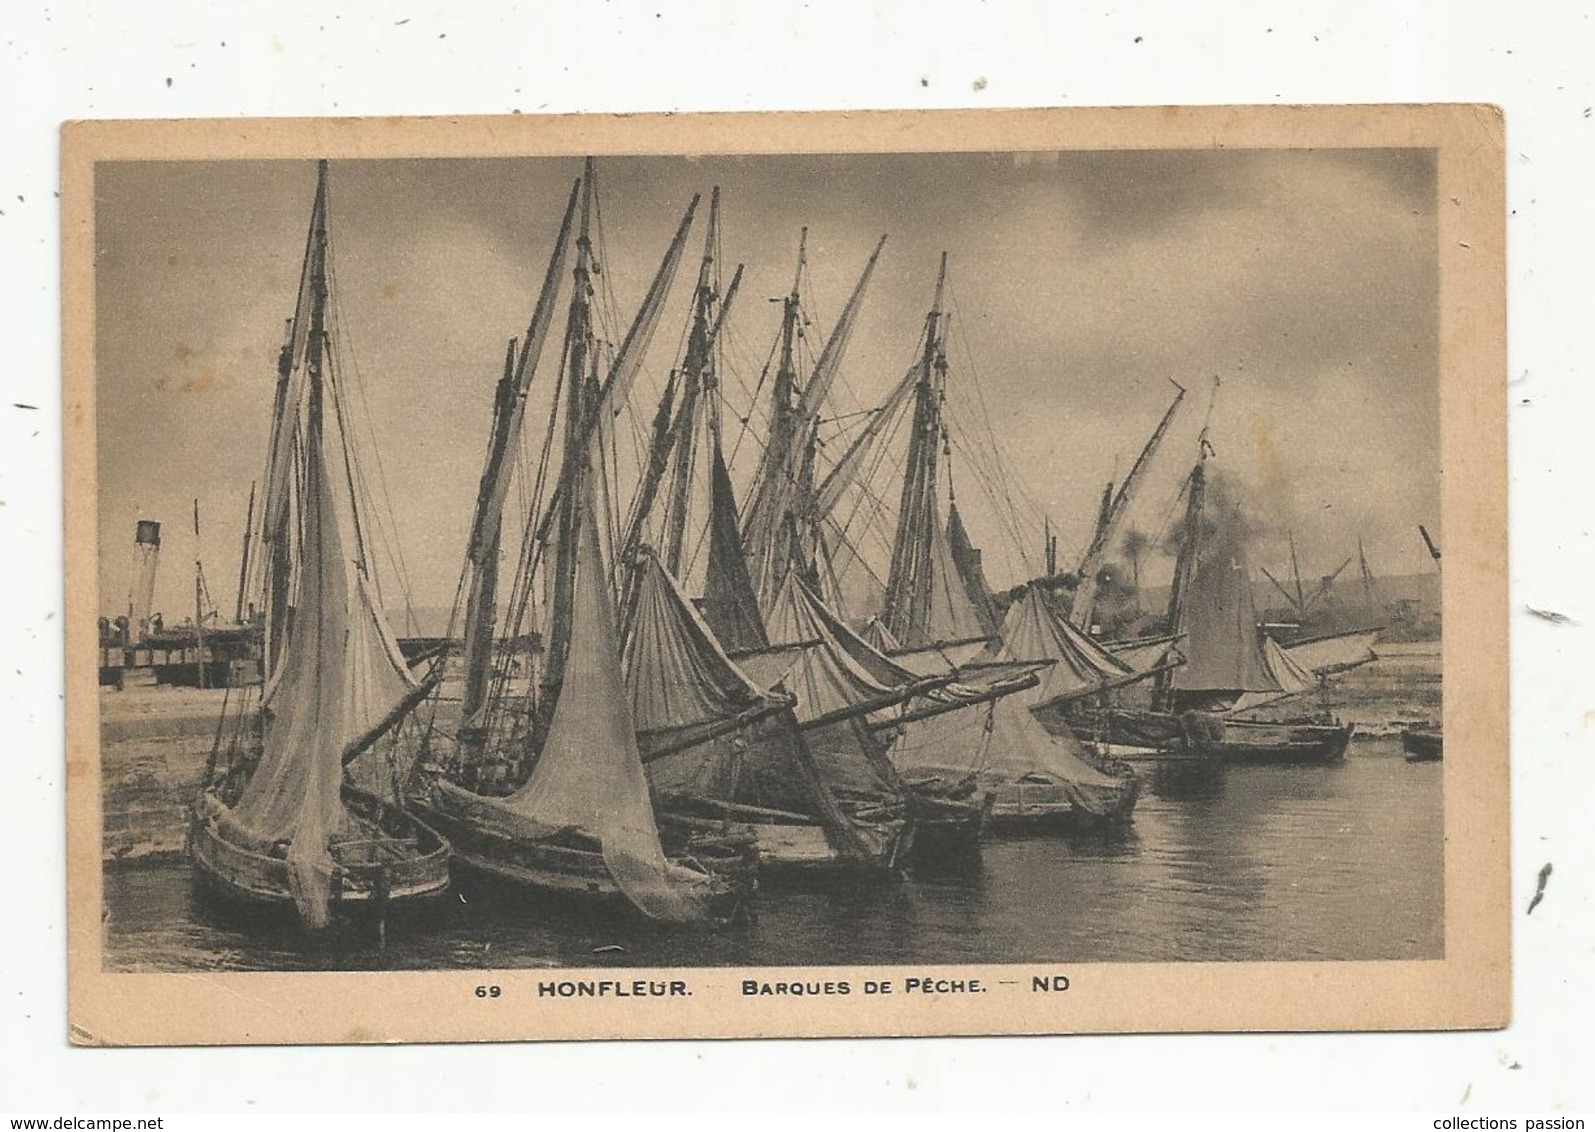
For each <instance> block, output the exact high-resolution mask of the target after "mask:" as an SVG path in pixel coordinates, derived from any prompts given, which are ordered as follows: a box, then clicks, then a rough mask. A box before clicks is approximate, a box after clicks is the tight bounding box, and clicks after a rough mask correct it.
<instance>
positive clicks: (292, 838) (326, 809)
mask: <svg viewBox="0 0 1595 1132" xmlns="http://www.w3.org/2000/svg"><path fill="white" fill-rule="evenodd" d="M319 432H320V430H319V429H311V430H310V434H309V436H307V438H306V444H305V452H304V480H303V483H304V496H303V498H302V500H301V512H300V513H301V519H302V527H303V531H302V533H301V535H300V548H301V553H302V556H303V562H304V568H303V569H302V570H301V572H300V575H299V578H300V580H299V593H298V600H297V607H298V610H299V615H298V616H297V617H296V618H295V619H294V620H295V623H294V631H293V634H292V636H290V637H289V638H288V641H287V643H286V645H285V646H284V648H283V655H282V658H281V661H280V663H279V665H278V675H277V683H276V686H275V690H274V694H273V696H272V709H271V712H270V714H269V716H268V717H267V722H266V724H265V734H264V742H263V747H262V751H261V756H260V763H259V765H258V766H256V768H255V772H254V773H253V774H252V775H250V778H249V781H248V783H247V784H246V785H245V786H244V790H243V793H242V794H241V795H240V797H239V799H238V803H237V805H235V806H234V807H233V819H234V820H235V821H236V822H237V824H238V826H239V827H241V828H240V830H239V832H241V833H243V834H244V835H245V836H246V837H247V839H248V840H249V841H253V842H255V843H263V844H273V843H278V842H284V841H286V842H287V843H288V851H287V864H288V883H289V888H290V890H291V891H292V892H293V896H294V903H295V904H296V905H297V906H298V908H299V913H300V915H301V916H302V917H303V918H304V921H305V923H306V924H307V925H309V926H310V927H313V928H320V927H325V926H326V924H327V923H328V922H329V920H330V919H331V910H330V908H329V902H330V900H331V893H332V854H331V852H330V848H329V844H328V842H329V840H330V839H331V838H332V836H333V835H334V834H336V833H338V832H339V831H340V830H342V829H344V828H345V827H346V825H347V815H346V814H345V812H344V809H343V800H342V797H341V790H342V788H343V758H342V755H343V746H344V742H345V740H346V737H347V735H348V730H349V722H350V719H349V717H350V714H351V713H350V712H349V707H350V705H349V703H348V699H347V695H348V688H349V684H350V676H351V668H352V665H351V664H350V659H351V658H350V656H349V649H348V644H347V642H348V640H349V637H350V634H349V591H348V578H347V575H346V573H345V565H346V564H345V560H344V556H343V545H342V540H341V539H340V538H339V534H338V523H337V504H336V501H335V500H334V498H333V494H332V490H331V485H330V484H329V483H328V481H327V467H326V459H325V456H324V453H323V452H322V445H321V437H320V435H319Z"/></svg>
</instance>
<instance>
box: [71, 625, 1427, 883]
mask: <svg viewBox="0 0 1595 1132" xmlns="http://www.w3.org/2000/svg"><path fill="white" fill-rule="evenodd" d="M1378 652H1379V659H1378V660H1377V661H1375V662H1374V663H1372V664H1369V665H1367V666H1365V667H1363V668H1360V669H1357V670H1355V671H1352V672H1348V673H1346V674H1345V676H1343V677H1341V678H1339V679H1337V680H1336V681H1335V682H1334V683H1333V684H1332V685H1331V686H1330V688H1329V689H1328V691H1327V693H1326V695H1325V697H1324V698H1323V699H1322V700H1320V699H1319V698H1318V697H1316V696H1307V697H1302V698H1301V699H1297V700H1291V701H1286V702H1284V703H1281V704H1277V705H1272V706H1271V707H1269V708H1265V709H1263V710H1262V711H1261V712H1260V713H1259V714H1260V715H1261V716H1263V717H1265V718H1266V717H1268V716H1270V715H1271V714H1272V715H1274V716H1277V717H1283V716H1287V715H1289V714H1290V713H1291V712H1292V711H1295V712H1298V713H1299V712H1300V711H1301V710H1302V707H1303V704H1304V703H1306V704H1310V705H1311V706H1312V707H1313V708H1314V709H1315V710H1316V709H1317V708H1318V707H1319V706H1320V705H1322V706H1324V707H1327V708H1328V710H1330V711H1332V712H1334V713H1335V714H1336V715H1337V716H1339V717H1340V718H1341V719H1343V720H1345V721H1347V722H1350V723H1353V724H1355V725H1356V727H1357V732H1358V735H1359V736H1371V735H1390V734H1394V733H1396V732H1398V731H1399V730H1400V729H1401V727H1402V725H1403V724H1410V723H1414V722H1418V721H1421V720H1438V719H1439V718H1440V644H1439V642H1438V641H1429V642H1418V643H1412V644H1393V645H1388V646H1386V645H1380V646H1379V647H1378ZM226 694H227V693H226V692H225V691H223V690H220V689H214V688H213V689H199V688H176V687H150V688H128V689H127V690H126V691H120V692H118V691H115V690H111V689H106V690H102V691H101V693H100V757H101V759H102V762H101V770H102V775H103V778H102V790H103V798H104V806H105V825H104V844H103V854H104V859H105V860H106V861H107V862H117V863H120V862H136V861H146V860H161V859H169V858H172V857H179V856H181V855H182V853H183V842H184V837H185V834H186V828H187V822H188V807H189V805H190V803H191V802H192V801H193V798H194V796H195V794H196V793H197V792H198V790H199V786H200V782H201V780H202V779H203V777H204V773H205V761H206V759H207V758H208V757H209V755H210V751H211V747H212V745H213V744H214V743H215V741H216V727H217V720H218V718H219V717H220V714H221V708H222V700H223V697H224V696H225V695H226ZM237 694H238V693H237V692H236V691H235V692H233V695H237ZM224 741H225V737H224Z"/></svg>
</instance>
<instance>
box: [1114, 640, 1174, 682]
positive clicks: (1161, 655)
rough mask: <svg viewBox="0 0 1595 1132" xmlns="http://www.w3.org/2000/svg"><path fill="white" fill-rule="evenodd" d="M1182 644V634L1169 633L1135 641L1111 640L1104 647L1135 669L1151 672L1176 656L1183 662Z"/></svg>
mask: <svg viewBox="0 0 1595 1132" xmlns="http://www.w3.org/2000/svg"><path fill="white" fill-rule="evenodd" d="M1180 644H1181V636H1179V635H1176V634H1172V633H1169V634H1164V635H1163V636H1161V637H1143V638H1140V639H1138V640H1134V641H1110V642H1108V643H1107V644H1105V645H1103V646H1102V647H1103V648H1105V649H1107V650H1108V651H1109V652H1111V653H1112V654H1113V655H1114V656H1115V657H1117V658H1118V659H1119V660H1121V661H1123V662H1124V663H1125V664H1127V665H1129V666H1130V667H1131V668H1132V669H1134V670H1135V671H1137V672H1150V671H1151V670H1152V669H1154V668H1156V667H1158V666H1159V665H1162V664H1168V663H1169V662H1170V661H1172V660H1173V659H1174V658H1175V657H1176V656H1178V657H1179V659H1180V661H1182V662H1183V660H1184V657H1183V656H1182V655H1181V654H1180V653H1179V649H1180Z"/></svg>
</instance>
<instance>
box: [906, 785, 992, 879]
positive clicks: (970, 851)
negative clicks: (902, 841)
mask: <svg viewBox="0 0 1595 1132" xmlns="http://www.w3.org/2000/svg"><path fill="white" fill-rule="evenodd" d="M995 802H996V795H995V794H994V793H992V792H991V791H990V790H976V791H975V792H974V793H972V794H971V795H969V796H968V797H963V798H955V797H948V796H947V795H945V794H940V793H936V792H934V791H932V790H920V789H916V788H915V786H914V784H912V783H911V784H910V786H909V794H908V812H909V814H910V816H911V817H912V819H913V823H914V841H913V852H912V857H913V859H914V860H915V861H921V862H923V861H931V860H947V859H951V858H965V857H977V856H979V855H980V842H981V840H982V838H984V837H985V834H986V825H987V823H988V822H989V821H990V819H991V812H992V806H993V805H994V804H995Z"/></svg>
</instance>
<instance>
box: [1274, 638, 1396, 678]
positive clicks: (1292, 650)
mask: <svg viewBox="0 0 1595 1132" xmlns="http://www.w3.org/2000/svg"><path fill="white" fill-rule="evenodd" d="M1379 633H1380V630H1378V629H1357V630H1353V631H1352V632H1349V633H1336V634H1334V635H1333V636H1326V637H1315V638H1312V639H1311V640H1305V641H1300V642H1298V643H1296V644H1294V645H1288V646H1286V647H1285V649H1284V652H1285V654H1286V655H1287V656H1289V657H1290V659H1291V660H1292V661H1294V662H1295V663H1296V664H1298V665H1299V666H1301V667H1302V668H1305V669H1306V670H1307V671H1309V672H1312V673H1315V674H1317V675H1320V676H1327V675H1329V674H1331V673H1335V672H1345V671H1346V670H1347V669H1351V668H1357V667H1360V666H1361V665H1364V664H1368V663H1370V662H1372V661H1374V660H1377V659H1378V657H1377V656H1376V655H1375V654H1374V651H1373V646H1374V641H1375V640H1376V639H1377V638H1378V636H1379Z"/></svg>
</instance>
